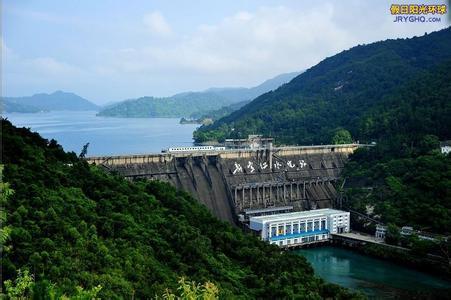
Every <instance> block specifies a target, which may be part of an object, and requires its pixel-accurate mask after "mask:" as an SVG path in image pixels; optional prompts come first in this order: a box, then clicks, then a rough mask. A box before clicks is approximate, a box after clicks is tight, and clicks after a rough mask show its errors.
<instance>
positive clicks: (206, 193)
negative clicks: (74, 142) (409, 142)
mask: <svg viewBox="0 0 451 300" xmlns="http://www.w3.org/2000/svg"><path fill="white" fill-rule="evenodd" d="M361 146H363V145H359V144H349V145H329V146H304V147H281V148H270V149H234V150H222V151H208V152H187V153H161V154H148V155H129V156H107V157H88V158H86V160H87V161H88V163H95V164H96V165H99V166H101V167H103V168H105V169H107V170H109V171H115V172H117V173H118V174H120V175H122V176H124V177H126V178H128V179H131V180H133V179H136V178H147V179H151V180H162V181H166V182H169V183H170V184H172V185H174V186H175V187H177V188H179V189H183V190H185V191H187V192H189V193H190V194H192V195H193V196H194V197H195V198H197V199H199V201H200V202H202V203H203V204H204V205H206V206H207V207H208V208H209V209H210V211H212V212H213V214H215V215H216V216H217V217H219V218H220V219H222V220H227V221H230V222H235V221H236V220H237V216H239V215H241V216H242V215H243V214H245V212H246V211H250V210H259V209H260V210H262V209H263V210H264V209H271V208H280V207H290V208H291V209H293V210H296V211H299V210H309V209H317V208H327V207H332V206H333V202H334V201H335V199H336V197H337V190H336V188H335V183H336V181H337V180H338V178H339V176H340V173H341V171H342V169H343V167H344V164H345V163H346V161H347V159H348V156H349V154H351V153H353V152H354V151H355V150H356V149H357V148H358V147H361Z"/></svg>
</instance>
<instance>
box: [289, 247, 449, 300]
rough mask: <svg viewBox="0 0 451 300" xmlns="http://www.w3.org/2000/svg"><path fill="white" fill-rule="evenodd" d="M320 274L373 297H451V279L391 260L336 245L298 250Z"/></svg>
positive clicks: (333, 281)
mask: <svg viewBox="0 0 451 300" xmlns="http://www.w3.org/2000/svg"><path fill="white" fill-rule="evenodd" d="M295 252H296V253H298V254H299V255H302V256H304V257H305V258H306V259H307V260H308V261H309V262H310V263H311V264H312V266H313V268H314V270H315V273H316V275H317V276H319V277H321V278H323V279H324V280H326V281H328V282H331V283H335V284H338V285H341V286H344V287H347V288H350V289H354V290H358V291H361V292H362V293H364V294H366V295H367V296H368V297H369V298H371V299H411V298H424V297H425V298H430V299H444V298H451V282H448V281H445V280H443V279H440V278H438V277H435V276H431V275H429V274H426V273H422V272H418V271H415V270H412V269H409V268H406V267H403V266H399V265H396V264H393V263H391V262H388V261H384V260H380V259H375V258H372V257H369V256H365V255H362V254H359V253H356V252H354V251H351V250H346V249H342V248H336V247H318V248H309V249H301V250H296V251H295Z"/></svg>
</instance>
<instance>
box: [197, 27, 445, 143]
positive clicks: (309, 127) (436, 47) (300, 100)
mask: <svg viewBox="0 0 451 300" xmlns="http://www.w3.org/2000/svg"><path fill="white" fill-rule="evenodd" d="M449 59H451V29H450V28H447V29H444V30H441V31H438V32H434V33H431V34H427V35H424V36H421V37H414V38H411V39H397V40H387V41H382V42H377V43H373V44H369V45H359V46H357V47H354V48H352V49H350V50H347V51H343V52H342V53H339V54H337V55H335V56H332V57H329V58H327V59H325V60H323V61H322V62H321V63H319V64H318V65H316V66H314V67H312V68H311V69H309V70H307V71H305V72H304V73H302V74H301V75H299V76H297V77H296V78H295V79H293V80H292V81H291V82H290V83H288V84H286V85H284V86H282V87H280V88H279V89H277V90H275V91H273V92H269V93H266V94H264V95H262V96H260V97H258V98H256V99H255V100H253V101H252V102H251V103H249V104H248V105H246V106H244V107H243V108H241V109H240V110H238V111H236V112H234V113H232V114H231V115H229V116H227V117H225V118H222V119H220V120H218V121H217V122H215V123H214V124H212V125H210V126H203V127H201V128H200V129H199V130H198V131H197V132H195V134H194V136H195V139H196V140H197V141H198V142H202V141H205V140H215V139H216V140H222V139H224V138H226V137H243V136H246V135H247V134H252V133H259V134H264V135H271V136H274V137H275V138H276V141H278V142H279V143H285V144H321V143H330V142H331V140H332V137H333V136H334V134H335V133H336V132H337V131H338V130H340V129H341V128H345V129H346V130H348V131H349V132H350V133H351V136H352V137H353V138H354V139H355V140H360V141H372V140H374V139H377V136H373V135H371V134H373V133H375V132H374V131H371V130H372V129H371V118H369V117H368V115H367V114H368V112H370V111H372V110H374V109H376V108H377V107H378V106H384V105H390V103H386V102H385V101H387V96H389V95H392V94H393V93H397V91H398V90H399V89H402V87H403V85H405V84H407V83H408V82H410V81H411V80H413V79H414V78H415V77H416V76H419V75H420V73H421V72H424V71H427V70H430V69H431V68H434V66H436V65H437V64H440V63H441V62H444V61H446V60H449Z"/></svg>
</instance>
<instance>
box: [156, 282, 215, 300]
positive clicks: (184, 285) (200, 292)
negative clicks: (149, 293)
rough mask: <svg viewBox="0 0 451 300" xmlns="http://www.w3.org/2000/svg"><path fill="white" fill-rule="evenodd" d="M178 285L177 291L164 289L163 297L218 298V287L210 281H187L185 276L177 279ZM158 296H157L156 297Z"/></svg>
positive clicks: (189, 299)
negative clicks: (199, 282)
mask: <svg viewBox="0 0 451 300" xmlns="http://www.w3.org/2000/svg"><path fill="white" fill-rule="evenodd" d="M178 283H179V286H178V288H177V293H172V291H171V290H169V289H166V291H165V292H164V294H163V296H162V297H161V298H163V299H169V300H175V299H180V300H215V299H219V289H218V287H217V286H216V285H215V284H214V283H212V282H209V281H207V282H205V283H204V284H203V285H200V284H198V283H196V282H194V281H187V280H186V278H185V277H181V278H180V279H179V282H178ZM157 298H158V297H157Z"/></svg>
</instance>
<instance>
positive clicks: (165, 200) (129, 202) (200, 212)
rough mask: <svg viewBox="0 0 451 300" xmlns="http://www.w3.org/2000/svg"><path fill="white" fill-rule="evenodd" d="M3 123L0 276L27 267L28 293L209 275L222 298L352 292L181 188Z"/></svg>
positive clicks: (112, 295) (147, 288)
mask: <svg viewBox="0 0 451 300" xmlns="http://www.w3.org/2000/svg"><path fill="white" fill-rule="evenodd" d="M2 127H3V137H2V138H3V147H4V148H3V160H4V164H5V169H4V178H3V179H4V181H5V182H8V183H9V185H10V188H11V189H12V190H13V191H14V193H13V194H10V195H9V196H8V197H5V198H2V203H1V204H2V207H4V212H3V215H4V213H6V221H5V222H4V225H5V226H6V228H8V230H7V232H5V236H6V239H5V240H6V241H5V242H4V243H3V242H2V246H3V255H2V261H1V262H2V266H3V270H2V272H3V273H2V275H3V280H11V279H12V280H13V281H14V279H15V278H17V276H18V273H19V270H22V272H23V273H21V274H25V270H29V272H30V274H33V276H34V280H35V282H36V283H35V286H36V291H34V292H35V293H36V295H37V296H36V297H37V298H38V297H41V298H40V299H42V298H48V295H47V294H46V293H47V292H48V291H49V290H53V291H55V290H57V291H58V293H59V294H66V295H69V296H70V295H76V294H77V291H79V288H78V289H77V287H83V288H84V290H85V291H90V292H91V291H92V292H94V293H98V296H100V297H102V298H105V299H118V298H127V299H131V298H133V297H134V298H136V299H149V298H153V297H155V296H156V295H162V294H163V293H164V292H165V290H166V289H167V288H169V289H171V290H172V291H176V289H177V286H178V284H177V281H178V279H179V278H180V277H182V276H185V277H186V278H188V279H189V280H190V281H191V280H194V281H196V282H199V283H203V282H212V283H214V284H215V285H216V286H217V287H218V289H219V296H220V297H223V298H242V299H255V298H267V299H284V298H285V299H287V298H298V297H299V298H306V299H320V298H327V297H331V298H337V299H340V298H341V299H348V298H350V297H352V296H353V295H350V294H348V292H347V291H345V290H344V289H342V288H339V287H338V286H335V285H330V284H325V283H324V282H323V281H322V280H320V279H317V278H315V277H314V275H313V270H312V268H311V267H310V265H309V264H308V263H307V262H306V260H305V259H304V258H303V257H300V256H297V255H294V254H290V253H286V252H281V251H280V249H278V248H277V247H276V246H272V245H268V244H266V243H263V242H261V241H259V240H258V239H257V238H256V237H253V236H251V235H248V234H245V233H243V232H241V231H240V230H239V229H237V228H234V227H232V226H230V225H229V224H227V223H224V222H221V221H219V220H218V219H216V218H214V217H213V216H212V215H211V214H210V213H209V211H208V210H207V209H206V208H205V207H204V206H202V205H201V204H199V203H198V202H197V201H196V200H195V199H193V198H192V197H190V196H189V195H188V194H187V193H185V192H181V191H177V190H176V189H174V188H173V187H171V186H169V185H168V184H166V183H162V182H151V181H139V182H134V183H133V182H129V181H127V180H125V179H123V178H121V177H119V176H115V175H110V174H106V173H104V172H103V171H102V170H101V169H99V168H97V167H95V166H89V165H88V164H87V163H86V162H84V161H82V160H79V159H78V158H77V157H76V156H75V154H74V153H65V152H64V151H63V150H62V148H61V146H59V145H58V144H57V143H56V142H55V141H54V140H52V141H47V140H45V139H42V138H41V137H40V136H39V135H38V134H36V133H32V132H30V131H29V130H28V129H24V128H23V129H18V128H15V127H14V126H12V124H11V123H10V122H9V121H5V120H2ZM2 236H3V232H2ZM15 282H17V281H15ZM9 286H11V284H10V285H9ZM98 286H100V287H101V289H100V290H99V289H98V288H97V287H98ZM39 295H40V296H39Z"/></svg>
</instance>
